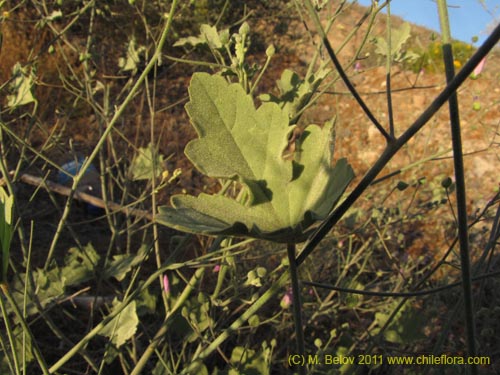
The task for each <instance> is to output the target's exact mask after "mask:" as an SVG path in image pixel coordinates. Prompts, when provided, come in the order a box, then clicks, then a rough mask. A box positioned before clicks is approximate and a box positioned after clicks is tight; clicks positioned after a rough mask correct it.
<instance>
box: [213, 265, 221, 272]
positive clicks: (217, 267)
mask: <svg viewBox="0 0 500 375" xmlns="http://www.w3.org/2000/svg"><path fill="white" fill-rule="evenodd" d="M219 271H220V264H217V265H216V266H215V267H214V269H213V270H212V272H214V273H217V272H219Z"/></svg>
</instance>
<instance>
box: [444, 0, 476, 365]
mask: <svg viewBox="0 0 500 375" xmlns="http://www.w3.org/2000/svg"><path fill="white" fill-rule="evenodd" d="M438 11H439V21H440V24H441V33H442V38H443V60H444V66H445V72H446V81H447V83H448V84H449V82H450V81H452V80H453V78H454V77H455V68H454V65H453V62H454V61H453V60H454V59H453V50H452V47H451V33H450V24H449V19H448V10H447V5H446V0H438ZM448 103H449V112H450V123H451V124H450V126H451V136H452V144H453V162H454V167H455V181H456V186H457V189H456V191H457V192H456V194H457V216H458V217H457V221H458V238H459V243H460V263H461V271H462V287H463V295H464V310H465V321H466V334H467V351H468V355H469V356H475V355H476V339H475V324H474V301H473V298H472V282H471V266H470V254H469V233H468V227H467V204H466V202H467V201H466V190H465V176H464V162H463V153H462V139H461V134H460V115H459V109H458V98H457V94H456V92H454V93H452V95H451V96H450V99H449V102H448ZM470 369H471V373H472V374H477V366H475V365H471V367H470Z"/></svg>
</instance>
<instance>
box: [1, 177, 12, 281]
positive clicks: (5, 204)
mask: <svg viewBox="0 0 500 375" xmlns="http://www.w3.org/2000/svg"><path fill="white" fill-rule="evenodd" d="M13 206H14V197H13V196H12V195H9V194H7V192H6V191H5V190H4V188H3V187H1V186H0V244H1V250H2V257H1V261H2V264H1V269H0V272H1V275H0V283H2V284H3V283H7V270H8V269H9V256H10V243H11V241H12V234H13V232H14V225H13V222H12V209H13Z"/></svg>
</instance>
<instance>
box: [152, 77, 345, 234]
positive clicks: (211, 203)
mask: <svg viewBox="0 0 500 375" xmlns="http://www.w3.org/2000/svg"><path fill="white" fill-rule="evenodd" d="M189 94H190V99H191V100H190V102H189V103H188V104H187V105H186V109H187V112H188V114H189V116H190V118H191V122H192V124H193V126H194V127H195V129H196V131H197V133H198V135H199V138H198V139H195V140H193V141H191V142H190V143H189V144H188V145H187V146H186V149H185V153H186V155H187V156H188V158H189V159H190V160H191V162H192V163H193V164H194V165H195V166H196V168H197V169H198V170H199V171H201V172H202V173H204V174H206V175H208V176H211V177H217V178H228V179H233V180H235V181H239V182H240V183H242V184H243V186H245V187H247V189H248V193H249V197H250V198H249V200H248V202H247V203H246V204H245V205H244V204H242V203H239V202H237V201H235V200H233V199H230V198H228V197H225V196H222V195H207V194H200V195H199V196H198V197H193V196H187V195H176V196H174V197H172V206H173V207H172V208H168V207H160V212H159V215H158V216H157V219H158V221H159V222H160V223H162V224H165V225H167V226H170V227H173V228H175V229H178V230H182V231H186V232H192V233H202V234H209V235H219V234H224V235H236V236H250V237H256V238H264V239H268V240H272V241H278V242H299V241H303V240H304V239H305V238H306V236H307V234H308V232H307V229H308V227H309V226H310V225H311V224H313V223H314V222H315V221H316V220H320V219H323V218H324V217H326V215H327V214H328V213H329V212H330V211H331V209H332V208H333V206H334V205H335V203H336V202H337V201H338V199H339V198H340V196H341V194H342V193H343V192H344V190H345V188H346V187H347V185H348V184H349V182H350V181H351V179H352V178H353V175H354V174H353V171H352V168H351V167H350V166H349V165H348V164H347V162H346V161H345V160H344V159H342V160H340V161H339V162H338V163H337V164H336V165H335V166H332V165H331V157H332V155H331V152H332V151H331V144H330V140H331V130H332V127H333V125H332V123H328V124H325V125H324V126H323V127H322V128H321V127H319V126H316V125H310V126H308V127H307V128H306V129H305V131H304V132H303V134H302V136H301V138H300V139H299V140H298V141H297V145H296V152H295V155H294V160H291V159H290V158H285V157H283V155H284V152H285V150H286V149H287V147H288V142H289V139H290V136H291V132H292V131H293V129H294V126H289V117H288V112H287V111H286V110H283V109H280V108H279V106H278V105H277V104H275V103H264V104H263V105H261V106H260V108H259V109H257V110H256V109H255V107H254V104H253V101H252V98H251V96H250V95H247V94H245V92H244V90H243V88H242V87H241V86H240V85H238V84H229V83H227V82H226V80H224V78H222V77H220V76H211V75H209V74H206V73H197V74H195V75H193V78H192V81H191V85H190V88H189Z"/></svg>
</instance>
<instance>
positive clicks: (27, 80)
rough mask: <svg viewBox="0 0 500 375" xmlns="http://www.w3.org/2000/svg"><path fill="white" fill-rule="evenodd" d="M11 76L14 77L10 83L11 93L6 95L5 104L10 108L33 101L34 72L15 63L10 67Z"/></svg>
mask: <svg viewBox="0 0 500 375" xmlns="http://www.w3.org/2000/svg"><path fill="white" fill-rule="evenodd" d="M12 76H13V77H14V78H13V80H12V82H11V84H10V88H11V92H12V94H11V95H7V101H8V102H7V106H8V107H10V108H15V107H19V106H22V105H25V104H29V103H32V102H34V101H35V97H34V96H33V91H32V89H33V85H34V74H33V72H32V71H30V72H28V70H27V69H26V68H24V67H22V66H21V64H20V63H16V65H14V67H13V68H12Z"/></svg>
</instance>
